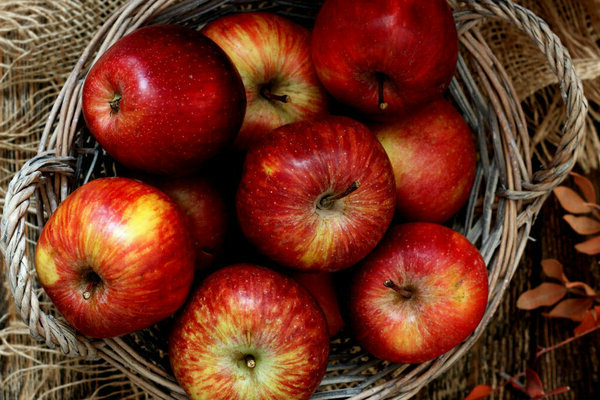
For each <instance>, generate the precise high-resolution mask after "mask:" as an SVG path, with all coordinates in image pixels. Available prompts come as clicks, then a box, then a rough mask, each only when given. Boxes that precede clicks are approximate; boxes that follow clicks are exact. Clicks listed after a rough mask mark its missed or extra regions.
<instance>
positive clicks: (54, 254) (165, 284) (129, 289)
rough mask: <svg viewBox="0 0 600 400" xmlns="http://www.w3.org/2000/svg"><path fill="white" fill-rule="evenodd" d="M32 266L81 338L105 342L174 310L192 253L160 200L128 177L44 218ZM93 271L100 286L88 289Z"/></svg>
mask: <svg viewBox="0 0 600 400" xmlns="http://www.w3.org/2000/svg"><path fill="white" fill-rule="evenodd" d="M35 264H36V270H37V276H38V278H39V281H40V283H41V284H42V286H43V288H44V290H45V291H46V293H47V294H48V296H49V297H50V299H51V300H52V302H53V303H54V305H55V306H56V308H57V309H58V310H59V311H60V312H61V314H62V315H63V316H64V318H65V319H66V320H67V321H68V322H69V323H70V324H71V325H72V326H73V327H74V328H75V329H76V330H78V331H79V332H81V333H82V334H84V335H87V336H90V337H95V338H105V337H114V336H120V335H124V334H127V333H131V332H134V331H137V330H140V329H143V328H146V327H148V326H151V325H152V324H154V323H156V322H159V321H161V320H163V319H165V318H167V317H169V316H170V315H172V314H173V313H174V312H175V311H176V310H177V309H178V308H179V307H181V306H182V305H183V303H184V302H185V299H186V297H187V295H188V293H189V290H190V286H191V284H192V280H193V276H194V251H193V248H192V244H191V242H190V240H189V238H188V234H187V232H186V227H185V221H184V217H183V215H182V213H181V211H180V209H179V207H178V206H177V205H176V204H175V203H174V202H173V200H171V199H170V198H169V197H168V196H167V195H166V194H164V193H163V192H162V191H160V190H158V189H156V188H155V187H153V186H150V185H147V184H144V183H142V182H139V181H136V180H132V179H128V178H99V179H96V180H93V181H90V182H88V183H86V184H85V185H83V186H81V187H79V188H78V189H77V190H75V191H74V192H73V193H71V194H70V195H69V196H68V197H67V198H66V199H65V200H64V201H63V202H62V203H60V205H59V206H58V208H57V209H56V211H55V212H54V213H53V214H52V215H51V216H50V218H49V219H48V222H47V223H46V224H45V225H44V228H43V230H42V232H41V235H40V238H39V240H38V243H37V247H36V251H35ZM92 272H93V273H95V274H97V277H94V278H93V279H99V280H100V282H99V283H98V282H97V284H92V285H91V286H90V279H92V278H91V276H90V274H92ZM86 291H87V292H88V293H89V299H86V298H85V293H86Z"/></svg>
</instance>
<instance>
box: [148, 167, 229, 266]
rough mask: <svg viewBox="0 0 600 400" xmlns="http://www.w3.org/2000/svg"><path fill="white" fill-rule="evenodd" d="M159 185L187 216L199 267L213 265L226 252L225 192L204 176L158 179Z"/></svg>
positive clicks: (226, 211)
mask: <svg viewBox="0 0 600 400" xmlns="http://www.w3.org/2000/svg"><path fill="white" fill-rule="evenodd" d="M156 186H158V187H159V188H160V189H161V190H162V191H164V192H165V193H166V194H168V195H169V196H171V197H172V198H173V199H174V200H175V202H176V203H177V204H178V205H179V206H180V207H181V209H182V210H183V213H184V215H185V216H186V222H187V226H188V231H189V232H190V235H191V239H192V243H193V245H194V248H195V250H196V270H198V271H201V270H206V269H207V268H210V267H213V266H214V262H215V259H216V258H217V257H218V256H219V255H220V254H221V252H222V251H223V246H224V242H225V238H226V236H227V231H228V224H229V218H230V217H229V210H228V209H227V206H226V204H225V199H224V198H223V193H222V192H221V191H220V190H219V188H218V187H217V185H216V184H215V183H214V182H213V181H212V180H211V179H209V178H207V177H205V176H203V175H191V176H184V177H173V178H164V179H159V180H157V181H156Z"/></svg>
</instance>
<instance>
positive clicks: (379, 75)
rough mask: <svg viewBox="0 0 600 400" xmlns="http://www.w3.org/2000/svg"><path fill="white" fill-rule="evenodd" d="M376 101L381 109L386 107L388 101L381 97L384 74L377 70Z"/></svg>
mask: <svg viewBox="0 0 600 400" xmlns="http://www.w3.org/2000/svg"><path fill="white" fill-rule="evenodd" d="M376 75H377V102H378V107H379V109H380V110H381V111H383V110H385V109H386V108H387V107H388V103H387V102H386V101H385V100H384V99H383V83H384V82H385V74H382V73H381V72H377V73H376Z"/></svg>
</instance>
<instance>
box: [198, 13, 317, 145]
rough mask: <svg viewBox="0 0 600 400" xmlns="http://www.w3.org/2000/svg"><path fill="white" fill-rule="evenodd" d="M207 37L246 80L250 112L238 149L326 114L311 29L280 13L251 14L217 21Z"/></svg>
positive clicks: (209, 27)
mask: <svg viewBox="0 0 600 400" xmlns="http://www.w3.org/2000/svg"><path fill="white" fill-rule="evenodd" d="M202 33H204V34H205V35H206V36H208V37H209V38H211V39H212V40H214V41H215V43H217V44H218V45H219V46H220V47H221V48H222V49H223V50H224V51H225V53H227V55H229V57H230V58H231V60H232V62H233V64H234V65H235V66H236V68H237V70H238V72H239V73H240V75H241V77H242V81H243V82H244V87H245V89H246V99H247V108H246V116H245V117H244V122H243V124H242V127H241V129H240V132H239V133H238V135H237V137H236V139H235V146H236V147H237V148H238V149H240V150H246V149H247V148H248V146H250V145H251V144H252V143H253V142H255V141H257V140H259V139H260V137H261V136H263V135H266V134H269V133H270V132H271V130H273V129H275V128H278V127H280V126H282V125H285V124H288V123H291V122H296V121H301V120H308V119H316V118H320V117H324V116H325V115H326V114H327V108H328V107H327V95H326V93H325V89H324V88H323V86H322V85H321V83H320V82H319V80H318V78H317V74H316V73H315V69H314V66H313V63H312V59H311V52H310V36H311V34H310V31H309V30H308V29H306V28H304V27H303V26H301V25H298V24H297V23H295V22H293V21H291V20H289V19H287V18H285V17H282V16H279V15H276V14H272V13H269V12H249V13H238V14H230V15H226V16H223V17H220V18H217V19H216V20H214V21H212V22H210V23H208V24H207V25H206V26H205V27H204V28H203V29H202Z"/></svg>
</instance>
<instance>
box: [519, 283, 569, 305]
mask: <svg viewBox="0 0 600 400" xmlns="http://www.w3.org/2000/svg"><path fill="white" fill-rule="evenodd" d="M565 294H567V288H566V287H565V286H563V285H560V284H558V283H552V282H544V283H542V284H541V285H539V286H537V287H535V288H533V289H531V290H528V291H526V292H524V293H522V294H521V295H520V296H519V298H518V299H517V308H520V309H522V310H533V309H534V308H538V307H542V306H551V305H553V304H554V303H556V302H557V301H559V300H560V299H562V298H563V297H564V296H565Z"/></svg>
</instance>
